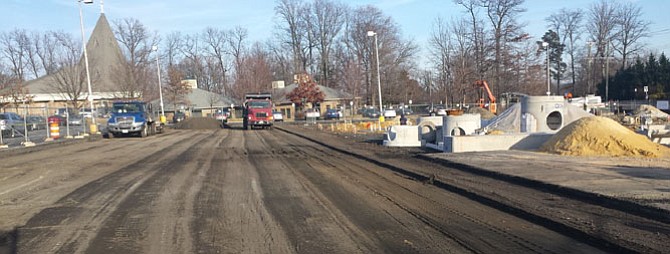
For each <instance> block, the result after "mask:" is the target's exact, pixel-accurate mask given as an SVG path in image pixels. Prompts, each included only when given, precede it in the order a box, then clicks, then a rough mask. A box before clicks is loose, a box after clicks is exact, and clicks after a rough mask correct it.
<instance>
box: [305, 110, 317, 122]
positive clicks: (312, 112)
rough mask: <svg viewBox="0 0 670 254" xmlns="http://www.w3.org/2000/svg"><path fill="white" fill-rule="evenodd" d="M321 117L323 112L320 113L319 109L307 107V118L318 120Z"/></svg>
mask: <svg viewBox="0 0 670 254" xmlns="http://www.w3.org/2000/svg"><path fill="white" fill-rule="evenodd" d="M319 117H321V114H319V111H316V110H314V109H312V108H310V109H307V111H305V120H308V119H316V120H318V119H319Z"/></svg>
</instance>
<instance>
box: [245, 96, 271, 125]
mask: <svg viewBox="0 0 670 254" xmlns="http://www.w3.org/2000/svg"><path fill="white" fill-rule="evenodd" d="M243 115H244V119H243V120H242V127H243V128H244V129H245V130H248V129H252V128H256V127H260V128H271V127H272V124H273V123H274V119H273V118H272V94H270V93H250V94H246V95H244V109H243Z"/></svg>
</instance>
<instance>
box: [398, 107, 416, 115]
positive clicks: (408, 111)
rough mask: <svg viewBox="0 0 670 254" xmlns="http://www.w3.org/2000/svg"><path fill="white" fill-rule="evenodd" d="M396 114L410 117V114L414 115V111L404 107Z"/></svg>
mask: <svg viewBox="0 0 670 254" xmlns="http://www.w3.org/2000/svg"><path fill="white" fill-rule="evenodd" d="M396 114H397V115H403V114H404V115H411V114H414V111H413V110H412V109H411V108H409V107H405V108H404V109H403V108H399V109H397V110H396Z"/></svg>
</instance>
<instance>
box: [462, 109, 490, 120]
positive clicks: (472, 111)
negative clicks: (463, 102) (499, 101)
mask: <svg viewBox="0 0 670 254" xmlns="http://www.w3.org/2000/svg"><path fill="white" fill-rule="evenodd" d="M467 112H468V113H469V114H479V115H481V118H482V119H484V120H489V119H491V118H494V117H496V115H494V114H493V113H491V111H489V110H488V109H485V108H480V107H471V108H469V109H468V111H467Z"/></svg>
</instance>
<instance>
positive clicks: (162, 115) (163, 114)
mask: <svg viewBox="0 0 670 254" xmlns="http://www.w3.org/2000/svg"><path fill="white" fill-rule="evenodd" d="M151 49H153V50H154V51H156V70H157V73H158V96H159V97H160V103H161V117H160V121H161V123H163V124H164V121H165V109H164V107H163V83H162V81H161V64H160V62H159V61H158V57H159V55H158V46H157V45H154V46H153V47H151Z"/></svg>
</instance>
